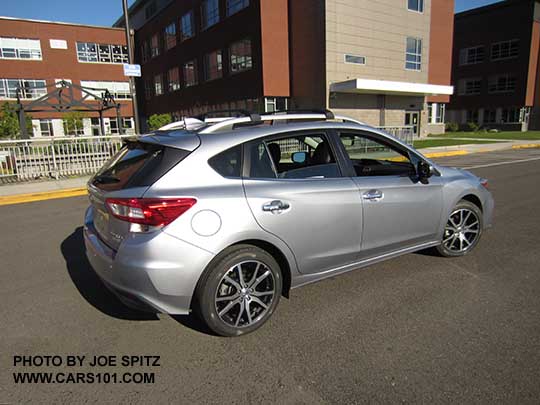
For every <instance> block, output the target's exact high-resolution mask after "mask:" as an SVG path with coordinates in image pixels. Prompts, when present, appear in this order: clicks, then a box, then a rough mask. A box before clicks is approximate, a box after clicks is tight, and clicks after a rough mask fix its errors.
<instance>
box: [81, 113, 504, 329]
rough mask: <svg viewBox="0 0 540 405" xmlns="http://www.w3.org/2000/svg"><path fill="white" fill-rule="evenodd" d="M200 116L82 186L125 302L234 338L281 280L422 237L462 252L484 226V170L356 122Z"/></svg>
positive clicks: (99, 265) (364, 260) (107, 279)
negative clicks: (438, 158)
mask: <svg viewBox="0 0 540 405" xmlns="http://www.w3.org/2000/svg"><path fill="white" fill-rule="evenodd" d="M207 121H210V122H204V121H201V120H195V119H187V120H185V121H184V122H182V129H177V128H175V126H177V124H173V125H171V126H169V128H164V129H163V130H160V131H156V132H154V133H152V134H149V135H146V136H141V137H138V138H136V139H135V140H132V141H128V142H127V143H126V145H125V146H124V147H123V148H122V149H121V150H120V151H119V153H118V154H117V155H116V156H115V157H114V158H113V159H112V160H111V161H109V162H108V163H107V164H106V165H105V166H104V167H103V168H102V169H101V170H100V171H99V172H98V173H97V174H96V175H95V176H94V177H93V178H92V179H91V180H90V182H89V184H88V190H89V196H90V201H91V205H90V207H89V209H88V211H87V213H86V218H85V228H84V235H85V243H86V249H87V256H88V259H89V260H90V263H91V264H92V266H93V268H94V269H95V271H96V273H97V274H98V275H99V276H100V277H101V279H102V280H103V281H104V283H105V284H106V285H107V286H108V287H109V288H110V289H111V290H113V291H114V292H115V293H116V294H117V295H118V296H119V297H120V298H121V299H122V300H123V301H124V302H126V303H128V304H130V305H134V306H138V307H141V306H144V307H147V308H148V307H149V308H151V309H153V310H156V311H160V312H164V313H169V314H188V313H190V311H191V310H193V311H194V312H196V313H197V314H198V315H199V316H200V317H201V318H202V319H203V320H204V321H205V322H206V324H207V325H208V326H209V327H210V328H211V329H212V330H213V331H214V332H216V333H217V334H220V335H224V336H236V335H241V334H244V333H248V332H251V331H253V330H255V329H257V328H259V327H260V326H261V325H262V324H263V323H264V322H265V321H266V320H267V319H268V318H269V317H270V316H271V315H272V313H273V312H274V310H275V308H276V306H277V305H278V302H279V299H280V296H281V295H285V296H287V295H288V293H289V290H291V289H293V288H296V287H300V286H302V285H305V284H308V283H311V282H314V281H318V280H321V279H324V278H326V277H331V276H335V275H337V274H340V273H344V272H348V271H351V270H355V269H358V268H361V267H363V266H366V265H369V264H372V263H375V262H378V261H381V260H386V259H390V258H393V257H396V256H398V255H402V254H405V253H409V252H414V251H417V250H421V249H426V248H431V247H433V248H436V249H437V250H438V252H439V253H440V254H441V255H443V256H449V257H452V256H462V255H465V254H467V253H469V252H470V251H471V250H472V249H473V248H474V247H475V246H476V245H477V244H478V242H479V240H480V237H481V235H482V232H483V230H484V229H485V228H486V227H488V226H489V225H490V224H491V216H492V211H493V199H492V197H491V194H490V192H489V191H488V190H487V188H486V186H487V183H486V181H485V180H483V179H480V178H478V177H476V176H475V175H473V174H471V173H469V172H467V171H464V170H458V169H453V168H447V167H441V166H439V165H437V164H435V163H433V162H431V161H429V160H428V159H426V158H425V157H423V156H422V155H421V154H420V153H419V152H417V151H416V150H415V149H413V148H411V147H410V146H408V145H407V144H405V143H403V142H401V141H399V140H398V139H396V138H394V137H392V136H390V135H388V134H386V133H384V132H382V131H379V130H377V129H374V128H372V127H369V126H366V125H363V124H362V123H359V122H357V121H354V120H351V119H348V118H344V117H334V116H333V115H332V114H331V113H330V112H326V113H320V114H315V113H314V114H275V115H268V116H262V117H261V116H256V115H251V116H245V117H239V118H231V119H214V120H207Z"/></svg>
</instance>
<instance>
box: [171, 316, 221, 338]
mask: <svg viewBox="0 0 540 405" xmlns="http://www.w3.org/2000/svg"><path fill="white" fill-rule="evenodd" d="M171 318H172V319H174V320H175V321H176V322H178V323H179V324H181V325H182V326H185V327H186V328H189V329H193V330H195V331H197V332H199V333H203V334H205V335H209V336H218V335H217V334H216V333H214V332H213V331H212V330H211V329H210V328H209V327H208V326H206V324H205V323H204V322H203V321H201V320H200V319H199V318H198V317H197V316H195V315H193V314H190V315H171Z"/></svg>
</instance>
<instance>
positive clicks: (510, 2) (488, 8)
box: [454, 0, 533, 19]
mask: <svg viewBox="0 0 540 405" xmlns="http://www.w3.org/2000/svg"><path fill="white" fill-rule="evenodd" d="M532 1H533V0H504V1H499V2H497V3H492V4H488V5H486V6H482V7H477V8H473V9H470V10H467V11H462V12H461V13H456V14H454V17H455V18H456V19H457V18H463V17H469V16H471V15H477V14H483V13H487V12H490V11H493V10H497V9H499V8H505V7H510V6H512V5H514V4H515V3H531V2H532Z"/></svg>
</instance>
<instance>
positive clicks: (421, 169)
mask: <svg viewBox="0 0 540 405" xmlns="http://www.w3.org/2000/svg"><path fill="white" fill-rule="evenodd" d="M416 174H417V175H418V179H419V180H420V182H421V183H422V184H427V182H428V179H429V178H430V177H431V176H433V171H432V170H431V165H430V164H429V163H428V162H426V161H424V160H421V161H419V162H418V165H417V166H416Z"/></svg>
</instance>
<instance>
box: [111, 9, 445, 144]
mask: <svg viewBox="0 0 540 405" xmlns="http://www.w3.org/2000/svg"><path fill="white" fill-rule="evenodd" d="M453 12H454V1H453V0H406V1H400V2H395V1H391V2H390V1H388V0H372V1H368V0H340V1H338V0H186V1H182V2H179V1H171V0H137V1H136V2H135V3H134V4H133V5H132V6H131V7H130V18H131V24H132V27H133V28H134V29H135V31H136V34H135V43H136V62H137V63H141V64H142V74H143V77H142V78H141V79H140V80H139V81H138V89H137V92H138V94H141V95H144V98H145V100H144V101H143V100H142V97H141V100H140V106H141V114H142V115H143V116H149V115H151V114H154V113H166V112H168V113H172V114H173V115H175V116H177V117H180V116H184V115H188V116H189V115H195V114H197V113H201V112H205V111H208V110H215V109H247V110H251V111H259V112H270V111H275V110H282V109H286V108H289V109H290V108H294V109H303V108H331V109H334V110H336V111H338V112H340V113H343V114H346V115H349V116H352V117H355V118H358V119H360V120H363V121H365V122H367V123H369V124H371V125H376V126H403V125H413V126H414V128H415V132H416V133H417V134H418V135H420V134H427V133H436V132H444V111H445V103H447V102H448V100H449V95H450V94H452V91H453V88H452V87H451V86H449V84H450V67H451V56H452V31H453V18H452V16H453ZM122 24H123V21H122V19H119V20H118V21H117V23H116V24H115V25H116V26H119V27H120V26H122ZM143 121H144V120H143Z"/></svg>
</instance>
